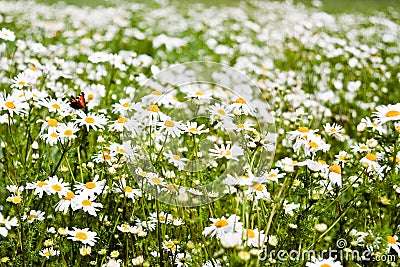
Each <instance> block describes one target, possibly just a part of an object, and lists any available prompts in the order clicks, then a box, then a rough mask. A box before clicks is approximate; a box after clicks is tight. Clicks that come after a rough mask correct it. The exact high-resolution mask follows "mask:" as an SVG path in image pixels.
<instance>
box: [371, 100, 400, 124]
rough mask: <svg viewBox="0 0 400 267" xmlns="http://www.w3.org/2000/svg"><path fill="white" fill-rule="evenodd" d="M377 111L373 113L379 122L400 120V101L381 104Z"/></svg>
mask: <svg viewBox="0 0 400 267" xmlns="http://www.w3.org/2000/svg"><path fill="white" fill-rule="evenodd" d="M376 110H377V111H376V112H374V113H373V115H372V116H373V117H375V118H376V122H377V123H378V124H384V123H386V122H388V121H398V120H400V103H397V104H395V105H391V104H389V105H387V106H384V105H381V106H378V107H376Z"/></svg>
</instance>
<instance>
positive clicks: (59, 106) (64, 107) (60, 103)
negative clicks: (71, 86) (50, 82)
mask: <svg viewBox="0 0 400 267" xmlns="http://www.w3.org/2000/svg"><path fill="white" fill-rule="evenodd" d="M38 105H40V106H42V107H45V108H47V109H48V111H49V112H50V113H52V112H57V113H58V114H60V115H61V116H63V117H64V116H66V115H67V114H68V113H69V112H70V110H71V108H70V106H69V103H68V101H67V100H62V99H61V98H57V99H53V98H50V99H43V98H40V99H39V101H38Z"/></svg>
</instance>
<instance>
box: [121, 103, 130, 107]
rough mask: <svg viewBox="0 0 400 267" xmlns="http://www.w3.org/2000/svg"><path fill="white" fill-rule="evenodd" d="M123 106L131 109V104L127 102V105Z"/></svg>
mask: <svg viewBox="0 0 400 267" xmlns="http://www.w3.org/2000/svg"><path fill="white" fill-rule="evenodd" d="M122 106H123V107H124V108H129V107H130V106H131V104H130V103H128V102H125V103H123V104H122Z"/></svg>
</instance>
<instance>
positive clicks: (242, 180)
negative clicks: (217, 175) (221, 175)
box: [222, 170, 255, 186]
mask: <svg viewBox="0 0 400 267" xmlns="http://www.w3.org/2000/svg"><path fill="white" fill-rule="evenodd" d="M254 178H255V177H254V175H253V173H252V172H251V171H250V170H247V171H246V173H244V174H243V175H237V174H236V173H235V176H232V175H230V174H227V176H226V178H225V179H224V180H223V181H222V183H224V184H226V185H232V186H236V185H239V186H250V185H253V183H254Z"/></svg>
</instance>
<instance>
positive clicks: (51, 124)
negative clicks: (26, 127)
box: [36, 117, 58, 133]
mask: <svg viewBox="0 0 400 267" xmlns="http://www.w3.org/2000/svg"><path fill="white" fill-rule="evenodd" d="M36 122H38V123H39V122H41V123H42V126H41V127H40V132H41V133H43V132H44V131H45V130H48V132H50V133H53V132H56V131H57V127H58V121H57V120H56V119H54V118H50V117H47V118H46V120H37V121H36Z"/></svg>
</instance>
